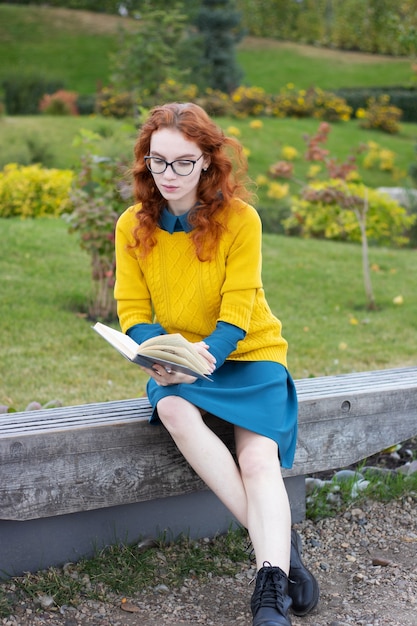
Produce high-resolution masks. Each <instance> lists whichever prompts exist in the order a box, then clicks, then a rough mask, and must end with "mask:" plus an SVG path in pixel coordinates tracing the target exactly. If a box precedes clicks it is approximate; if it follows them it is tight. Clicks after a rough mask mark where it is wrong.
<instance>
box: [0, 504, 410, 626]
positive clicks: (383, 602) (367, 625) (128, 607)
mask: <svg viewBox="0 0 417 626" xmlns="http://www.w3.org/2000/svg"><path fill="white" fill-rule="evenodd" d="M416 510H417V507H416V501H415V498H412V497H406V498H404V499H402V500H399V501H394V502H390V503H389V504H386V503H379V502H371V501H369V502H366V503H362V504H361V508H356V507H355V505H353V506H352V508H351V509H349V510H348V511H347V512H345V513H343V514H341V515H340V516H338V517H336V518H332V519H329V518H328V519H324V520H321V521H319V522H312V521H309V520H306V521H304V522H303V523H301V524H298V525H297V526H296V528H297V530H298V531H299V532H300V534H301V537H302V540H303V546H304V553H303V554H304V557H303V558H304V561H305V563H306V564H307V565H308V567H309V568H310V569H311V570H312V571H313V572H314V574H315V575H316V576H317V578H318V580H319V583H320V587H321V598H320V602H319V605H318V607H317V608H316V609H315V610H314V611H313V612H312V613H311V614H310V615H308V616H306V617H303V618H300V617H295V616H293V617H292V624H293V626H302V625H304V626H347V625H352V624H354V625H355V626H388V625H389V626H417V513H416ZM253 575H254V571H253V570H250V569H248V568H247V566H245V565H242V569H241V571H240V572H239V574H238V575H237V576H236V577H234V578H223V577H213V578H211V579H210V580H208V581H204V582H201V581H196V580H187V581H186V582H185V583H184V585H183V587H182V588H181V589H177V590H174V589H168V588H166V587H164V586H161V587H160V588H158V587H157V588H154V589H149V590H147V591H145V592H140V593H138V594H136V595H133V596H130V597H128V598H122V597H120V596H116V595H113V596H110V597H108V600H107V602H106V603H100V602H93V601H91V600H89V601H84V602H82V603H81V604H80V605H79V606H77V607H76V608H74V607H61V609H60V610H59V611H58V610H57V611H45V610H44V611H41V612H40V610H39V606H36V605H35V604H33V603H30V602H28V601H25V603H24V604H21V605H20V606H19V607H17V608H16V612H15V614H14V615H12V616H10V617H8V618H5V619H3V620H2V621H1V622H0V624H1V625H2V626H40V625H43V624H44V625H49V626H58V625H59V626H183V625H184V624H186V625H187V624H188V625H189V626H198V625H200V624H203V625H205V626H231V625H232V624H233V625H235V626H240V625H242V626H251V624H252V622H251V616H250V612H249V601H250V596H251V594H252V591H253V588H254V587H253V585H249V581H250V580H251V579H252V577H253Z"/></svg>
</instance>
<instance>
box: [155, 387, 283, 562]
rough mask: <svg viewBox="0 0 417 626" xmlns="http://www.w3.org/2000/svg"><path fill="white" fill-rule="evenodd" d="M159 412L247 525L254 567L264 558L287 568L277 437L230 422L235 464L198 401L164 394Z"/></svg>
mask: <svg viewBox="0 0 417 626" xmlns="http://www.w3.org/2000/svg"><path fill="white" fill-rule="evenodd" d="M158 414H159V417H160V419H161V421H162V423H163V424H164V425H165V427H166V428H167V430H168V432H169V433H170V434H171V436H172V438H173V439H174V441H175V443H176V445H177V447H178V449H179V450H180V452H181V453H182V454H183V455H184V457H185V458H186V459H187V461H188V463H189V464H190V465H191V467H192V468H193V469H194V470H195V472H197V474H198V475H199V476H200V478H201V479H202V480H203V481H204V482H205V483H206V484H207V486H208V487H209V488H210V489H211V490H212V491H213V492H214V493H215V494H216V495H217V497H218V498H219V499H220V500H221V501H222V502H223V504H224V505H225V506H226V507H227V508H228V509H229V511H230V512H231V513H232V514H233V515H234V516H235V517H236V519H237V520H238V521H239V522H240V523H241V524H242V525H243V526H245V527H246V528H248V531H249V534H250V537H251V539H252V542H253V546H254V549H255V554H256V559H257V566H258V569H259V568H260V567H262V565H263V562H264V561H269V562H270V563H271V564H272V565H277V566H278V567H280V568H281V569H282V570H283V571H284V572H286V573H288V569H289V552H290V528H291V518H290V509H289V503H288V497H287V492H286V490H285V486H284V483H283V480H282V476H281V469H280V465H279V459H278V451H277V445H276V443H275V442H273V441H272V440H270V439H268V438H266V437H263V436H261V435H257V434H255V433H252V432H250V431H247V430H244V429H242V428H235V436H236V448H237V454H238V459H239V465H240V470H239V468H238V467H237V465H236V463H235V461H234V459H233V456H232V455H231V453H230V451H229V450H228V448H227V447H226V446H225V445H224V443H223V442H222V441H221V440H220V439H219V438H218V437H217V435H215V434H214V433H213V431H212V430H211V429H210V428H208V426H207V425H206V424H205V423H204V421H203V419H202V417H201V414H200V411H199V410H198V408H197V407H195V406H194V405H192V404H191V403H189V402H188V401H186V400H184V399H183V398H179V397H177V396H168V397H165V398H163V399H161V400H160V401H159V402H158Z"/></svg>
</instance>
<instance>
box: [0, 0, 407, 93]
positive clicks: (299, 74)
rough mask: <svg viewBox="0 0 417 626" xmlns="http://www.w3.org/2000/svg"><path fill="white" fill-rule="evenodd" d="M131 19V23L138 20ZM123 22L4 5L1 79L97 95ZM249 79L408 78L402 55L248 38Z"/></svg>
mask: <svg viewBox="0 0 417 626" xmlns="http://www.w3.org/2000/svg"><path fill="white" fill-rule="evenodd" d="M133 25H134V22H133ZM121 26H124V27H131V26H132V21H131V20H125V19H123V18H121V17H118V16H110V15H104V14H97V13H94V14H90V13H88V12H83V11H71V10H65V9H56V8H48V7H34V6H26V5H23V6H22V5H17V6H15V5H9V4H3V3H2V4H0V78H1V77H4V76H7V75H9V74H10V73H15V72H19V73H22V72H23V73H28V74H31V75H39V74H42V75H43V76H45V77H48V78H51V79H61V80H62V81H63V82H64V84H65V87H66V88H67V89H70V90H73V91H77V92H79V93H80V94H92V93H95V91H96V90H97V87H98V85H100V84H108V83H109V53H111V52H114V51H115V50H116V44H117V37H118V33H119V29H120V27H121ZM237 59H238V62H239V63H240V65H241V66H242V68H243V70H244V74H245V82H246V83H247V84H251V85H256V86H259V87H263V88H264V89H265V90H266V91H267V92H269V93H276V92H277V91H279V89H280V88H281V87H282V86H284V85H286V84H287V83H289V82H291V83H294V84H295V85H296V86H297V87H299V88H307V87H309V86H311V85H314V86H319V87H321V88H323V89H329V90H334V89H337V88H340V87H351V86H369V85H375V86H377V85H383V86H386V85H397V84H408V83H410V81H411V75H412V72H411V64H410V61H409V60H407V59H404V58H399V59H391V58H386V57H375V56H373V55H366V54H356V53H346V52H339V51H333V50H323V49H319V48H315V47H313V46H303V45H297V44H290V43H283V42H277V41H272V40H257V39H255V38H247V39H244V40H243V42H242V43H241V44H240V45H239V47H238V49H237Z"/></svg>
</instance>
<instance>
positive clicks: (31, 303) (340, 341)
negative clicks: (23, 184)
mask: <svg viewBox="0 0 417 626" xmlns="http://www.w3.org/2000/svg"><path fill="white" fill-rule="evenodd" d="M0 229H1V233H2V241H3V245H2V255H1V256H0V275H1V276H2V297H1V299H0V319H1V326H0V328H1V353H2V354H1V360H0V404H7V405H10V406H13V407H15V408H17V409H19V410H23V409H24V408H25V406H26V405H27V404H28V403H29V402H31V401H34V400H36V401H38V402H40V403H41V404H44V403H46V402H48V401H50V400H53V399H58V400H59V401H60V402H62V403H63V404H64V405H71V404H82V403H85V402H95V401H106V400H110V399H122V398H130V397H134V396H137V395H140V394H142V393H143V392H144V389H145V381H146V378H145V376H144V374H142V372H141V371H140V370H139V368H136V367H135V366H134V365H132V364H130V363H128V362H127V361H125V360H124V359H123V358H122V357H121V356H119V355H118V354H117V353H116V352H115V351H114V350H113V349H112V348H111V347H109V346H108V345H107V344H106V342H104V341H103V340H102V339H101V338H100V337H98V336H97V335H96V333H95V332H93V330H92V329H91V321H90V320H88V319H87V318H86V316H85V314H84V311H85V305H86V299H87V298H88V294H89V290H90V266H89V259H88V257H87V256H86V255H85V254H84V253H83V252H82V251H81V249H80V248H79V245H78V241H77V238H76V236H75V235H69V234H68V233H67V230H66V225H65V223H64V222H63V220H61V219H42V220H26V221H21V220H18V219H9V220H6V219H3V220H0ZM371 262H372V264H373V266H374V271H373V273H372V280H373V285H374V290H375V296H376V301H377V304H378V305H379V307H380V309H379V310H378V311H375V312H372V313H370V312H368V311H366V309H365V295H364V289H363V284H362V275H361V253H360V247H359V246H356V245H352V244H342V243H334V242H326V241H312V240H300V239H296V238H288V237H281V236H278V235H265V237H264V282H265V289H266V293H267V296H268V299H269V302H270V305H271V307H272V309H273V311H274V313H275V314H276V315H277V316H278V317H280V319H281V320H282V322H283V327H284V331H283V332H284V336H285V337H286V338H287V339H288V340H289V343H290V350H289V366H290V369H291V371H292V373H293V375H294V376H295V377H296V378H304V377H309V376H319V375H324V374H337V373H345V372H351V371H361V370H371V369H384V368H388V367H396V366H406V365H411V364H415V333H416V322H415V320H416V319H417V299H416V297H415V294H416V292H417V259H416V255H415V251H413V250H390V249H386V248H375V249H372V250H371ZM398 295H401V296H402V297H403V300H404V302H403V304H402V305H396V304H394V302H393V300H394V298H395V297H396V296H398Z"/></svg>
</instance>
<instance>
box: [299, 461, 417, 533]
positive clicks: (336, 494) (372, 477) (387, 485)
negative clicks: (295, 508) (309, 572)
mask: <svg viewBox="0 0 417 626" xmlns="http://www.w3.org/2000/svg"><path fill="white" fill-rule="evenodd" d="M363 465H364V464H359V465H358V466H357V468H356V471H357V474H356V475H355V476H352V477H349V478H347V479H343V480H337V477H333V479H332V480H327V481H326V482H325V483H324V484H323V485H322V486H321V487H319V488H317V489H315V490H314V491H313V493H312V494H311V495H310V496H308V497H307V503H306V516H307V518H308V519H312V520H314V521H317V520H319V519H323V518H327V517H335V516H336V515H338V514H340V512H341V511H345V510H346V509H348V508H349V507H351V506H352V504H355V505H357V506H360V505H361V503H363V502H365V501H366V500H373V501H377V502H390V501H392V500H399V499H400V498H402V497H403V496H404V495H406V496H407V497H409V498H413V499H414V500H417V473H416V472H414V473H413V474H410V475H409V476H406V475H404V474H402V473H401V472H398V473H397V472H389V473H387V474H380V473H375V471H374V469H372V468H370V469H365V470H364V467H363ZM361 478H363V479H364V480H365V481H366V482H367V483H369V484H368V485H367V486H366V487H365V488H364V489H363V490H360V489H357V483H358V481H359V480H360V479H361ZM353 494H354V495H353Z"/></svg>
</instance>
